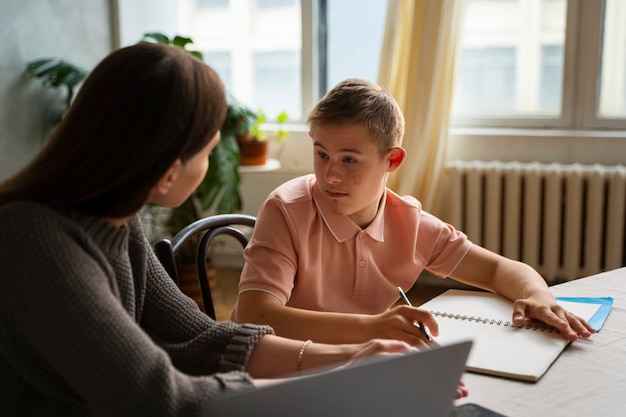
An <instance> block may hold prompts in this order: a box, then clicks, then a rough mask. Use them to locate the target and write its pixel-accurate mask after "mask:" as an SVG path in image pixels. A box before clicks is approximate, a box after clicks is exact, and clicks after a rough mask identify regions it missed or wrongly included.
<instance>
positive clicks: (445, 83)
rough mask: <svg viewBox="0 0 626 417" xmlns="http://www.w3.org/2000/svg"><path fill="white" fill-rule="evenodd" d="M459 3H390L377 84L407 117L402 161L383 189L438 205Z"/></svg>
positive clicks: (411, 0) (440, 0)
mask: <svg viewBox="0 0 626 417" xmlns="http://www.w3.org/2000/svg"><path fill="white" fill-rule="evenodd" d="M463 4H464V1H463V0H389V8H388V13H387V21H386V27H385V37H384V41H383V48H382V53H381V60H380V68H379V79H378V83H379V84H380V85H381V86H382V87H383V88H385V89H386V90H388V91H389V92H390V93H391V94H393V96H394V97H395V98H396V100H397V101H398V104H399V105H400V108H401V109H402V111H403V113H404V117H405V119H406V131H405V135H404V141H403V147H404V148H405V149H406V151H407V159H406V161H405V162H404V163H403V165H402V166H401V168H400V169H399V170H398V171H396V172H395V173H393V175H391V176H390V177H389V182H388V186H389V187H390V188H391V189H393V190H394V191H396V192H398V193H400V194H411V195H414V196H415V197H416V198H418V199H419V200H420V201H421V202H422V204H423V206H424V208H425V209H426V210H433V209H434V206H435V205H436V203H437V197H438V196H437V190H438V184H439V179H440V177H441V174H442V171H443V166H444V163H445V156H446V145H447V141H448V140H447V139H448V127H449V120H450V108H451V105H452V91H453V84H454V83H453V81H454V69H455V59H456V52H457V41H458V35H459V32H460V25H461V17H462V9H463Z"/></svg>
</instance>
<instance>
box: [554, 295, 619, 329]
mask: <svg viewBox="0 0 626 417" xmlns="http://www.w3.org/2000/svg"><path fill="white" fill-rule="evenodd" d="M556 299H557V300H562V301H569V302H573V303H588V304H600V308H599V309H598V311H596V313H595V314H594V315H593V316H592V317H591V318H590V319H589V320H587V321H588V322H589V324H590V325H591V327H593V328H594V329H596V332H599V331H600V329H601V328H602V326H603V325H604V322H605V321H606V318H607V317H608V316H609V312H610V311H611V308H612V307H613V297H556Z"/></svg>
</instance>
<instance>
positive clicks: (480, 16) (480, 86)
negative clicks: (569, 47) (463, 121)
mask: <svg viewBox="0 0 626 417" xmlns="http://www.w3.org/2000/svg"><path fill="white" fill-rule="evenodd" d="M566 6H567V4H566V0H538V1H533V0H467V1H466V5H465V15H464V18H463V28H462V31H461V38H460V48H461V51H460V52H461V55H460V60H459V69H458V73H457V74H458V76H457V81H456V91H455V99H454V105H453V113H454V114H455V116H471V117H485V118H488V117H503V116H508V117H519V116H521V117H539V116H540V117H545V116H553V117H557V116H559V115H560V110H561V94H562V84H563V57H564V52H563V51H564V44H565V21H566Z"/></svg>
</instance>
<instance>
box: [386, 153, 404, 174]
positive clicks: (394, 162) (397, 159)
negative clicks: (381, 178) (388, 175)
mask: <svg viewBox="0 0 626 417" xmlns="http://www.w3.org/2000/svg"><path fill="white" fill-rule="evenodd" d="M387 158H388V159H389V168H388V169H387V172H393V171H395V170H396V169H398V168H400V165H402V162H404V159H405V158H406V151H405V150H404V149H402V148H400V147H398V148H393V149H392V150H390V151H389V153H388V154H387Z"/></svg>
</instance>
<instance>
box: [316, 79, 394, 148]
mask: <svg viewBox="0 0 626 417" xmlns="http://www.w3.org/2000/svg"><path fill="white" fill-rule="evenodd" d="M346 123H362V124H364V125H365V126H366V127H367V129H368V130H369V131H370V132H371V133H372V134H373V135H374V137H375V138H376V140H377V145H378V147H379V149H380V150H381V152H387V151H388V150H389V149H392V148H395V147H398V146H400V145H401V144H402V137H403V136H404V115H403V114H402V111H401V110H400V106H399V105H398V103H397V102H396V100H395V99H394V98H393V96H392V95H391V94H390V93H389V92H387V91H385V90H384V89H383V88H381V87H380V86H379V85H377V84H375V83H373V82H371V81H368V80H363V79H359V78H348V79H346V80H344V81H341V82H340V83H339V84H337V85H336V86H335V87H333V89H331V90H330V91H329V92H328V93H326V95H325V96H324V97H322V99H321V100H320V101H319V102H318V103H317V105H316V106H315V107H314V108H313V110H311V112H310V113H309V116H308V117H307V124H308V125H309V127H310V128H311V129H315V127H317V126H320V125H338V124H346Z"/></svg>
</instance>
